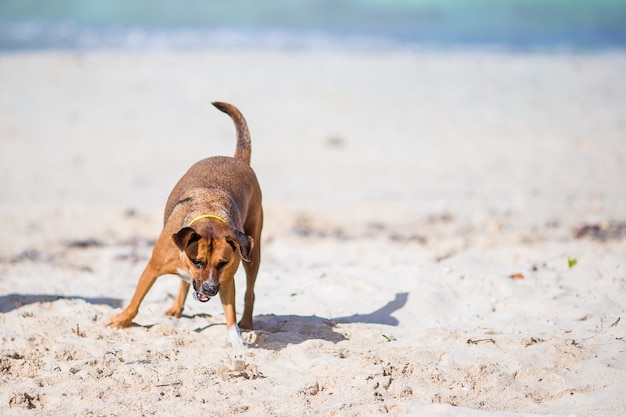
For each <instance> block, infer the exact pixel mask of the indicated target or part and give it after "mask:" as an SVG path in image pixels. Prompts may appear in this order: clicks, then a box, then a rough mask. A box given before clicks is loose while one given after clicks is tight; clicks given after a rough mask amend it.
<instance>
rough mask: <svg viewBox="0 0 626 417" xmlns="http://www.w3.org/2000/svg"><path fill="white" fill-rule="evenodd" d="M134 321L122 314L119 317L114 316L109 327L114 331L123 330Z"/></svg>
mask: <svg viewBox="0 0 626 417" xmlns="http://www.w3.org/2000/svg"><path fill="white" fill-rule="evenodd" d="M132 321H133V318H132V317H128V316H127V315H125V314H124V313H120V314H118V315H117V316H113V317H111V318H110V319H109V323H108V324H107V326H108V327H112V328H114V329H122V328H124V327H128V326H130V323H131V322H132Z"/></svg>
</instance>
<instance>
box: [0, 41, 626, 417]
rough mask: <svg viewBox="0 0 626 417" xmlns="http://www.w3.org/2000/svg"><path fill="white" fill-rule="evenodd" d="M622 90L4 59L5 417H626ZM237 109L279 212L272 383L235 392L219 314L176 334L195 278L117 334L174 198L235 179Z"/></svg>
mask: <svg viewBox="0 0 626 417" xmlns="http://www.w3.org/2000/svg"><path fill="white" fill-rule="evenodd" d="M624 74H626V55H624V54H617V53H614V54H608V53H607V54H592V55H567V54H563V55H558V54H553V55H547V54H546V55H541V54H505V53H461V52H449V53H436V52H417V53H390V54H365V53H352V54H343V55H342V54H339V53H333V52H309V53H287V52H285V53H279V52H252V51H241V52H232V53H228V52H181V53H174V52H161V53H148V52H145V53H112V52H111V53H104V52H100V53H97V52H92V53H87V54H70V53H38V54H36V53H33V54H5V55H0V223H1V224H2V231H1V232H0V337H1V338H2V346H1V349H0V414H1V415H2V416H7V417H9V416H151V415H156V416H183V415H185V416H196V415H198V416H199V415H211V416H232V415H249V416H261V415H262V416H371V415H394V416H418V415H419V416H472V417H474V416H481V417H483V416H485V417H486V416H513V415H514V416H535V415H541V416H546V415H548V416H574V415H575V416H580V417H582V416H608V417H619V416H624V415H625V414H626V388H625V385H624V381H626V340H625V337H626V77H624ZM215 100H220V101H228V102H231V103H233V104H235V105H237V106H238V107H239V108H240V109H241V111H242V112H243V113H244V115H245V117H246V119H247V120H248V124H249V127H250V131H251V133H252V146H253V155H252V165H253V168H254V169H255V171H256V173H257V176H258V177H259V181H260V183H261V187H262V189H263V193H264V208H265V217H266V222H265V228H264V235H263V241H262V247H263V258H262V264H261V272H260V275H259V278H258V280H257V286H256V295H257V296H256V304H255V326H256V328H255V330H254V331H251V332H246V333H245V334H244V337H245V339H246V340H247V341H248V342H249V344H250V347H249V348H248V349H246V350H245V351H244V352H243V353H242V354H243V356H244V359H245V360H246V362H247V363H248V364H251V365H255V366H256V367H257V369H258V372H259V376H258V377H257V378H255V379H252V378H246V377H245V376H243V375H242V376H238V375H236V374H233V375H231V376H230V377H229V378H227V380H225V381H224V380H222V379H220V378H219V376H218V368H219V367H220V366H222V365H225V364H226V363H227V362H228V360H229V358H230V357H232V356H233V355H235V354H237V352H235V351H234V350H233V349H232V348H231V347H230V344H229V342H228V337H227V334H226V331H225V325H224V317H223V313H222V308H221V305H220V303H219V301H218V300H212V301H210V302H209V303H207V304H201V303H198V302H196V301H194V300H193V299H192V297H188V300H187V305H186V308H185V314H184V316H183V317H182V318H180V319H173V318H169V317H166V316H165V315H164V312H165V310H166V309H167V308H168V307H169V306H170V304H171V303H172V301H173V297H174V296H175V294H176V292H177V290H178V278H176V277H162V278H160V279H159V281H157V283H156V284H155V286H154V287H153V289H152V290H151V292H150V293H149V294H148V296H147V297H146V299H145V301H144V303H143V304H142V306H141V309H140V313H139V315H138V316H137V317H136V319H135V323H136V324H137V325H136V326H133V327H131V328H128V329H123V330H114V329H110V328H108V327H106V323H107V321H108V318H109V317H110V316H112V315H114V314H115V313H116V312H118V311H120V308H122V307H123V306H125V305H126V304H127V303H128V301H129V299H130V297H131V295H132V292H133V290H134V288H135V285H136V283H137V279H138V277H139V274H140V273H141V271H142V269H143V267H144V266H145V263H146V261H147V259H148V257H149V255H150V252H151V244H152V243H153V242H154V240H155V239H156V237H157V236H158V234H159V232H160V227H161V226H162V211H163V208H164V204H165V200H166V198H167V196H168V194H169V191H170V190H171V188H172V186H173V185H174V183H175V182H176V181H177V180H178V178H179V177H180V176H181V175H182V174H183V173H184V172H185V171H186V170H187V168H188V167H189V166H190V165H191V164H192V163H193V162H195V161H197V160H199V159H202V158H204V157H207V156H212V155H217V154H223V155H231V154H232V153H233V151H234V145H235V132H234V128H233V125H232V122H231V121H230V119H229V118H228V117H227V116H226V115H224V114H222V113H220V112H219V111H217V110H215V109H214V108H213V107H212V106H211V105H210V102H211V101H215ZM568 260H569V263H568ZM241 273H243V270H242V271H241ZM242 278H244V277H243V274H242V275H238V277H237V280H238V289H239V294H238V296H239V297H238V300H237V301H238V311H239V312H241V307H242V305H243V301H242V294H243V287H244V283H243V279H242Z"/></svg>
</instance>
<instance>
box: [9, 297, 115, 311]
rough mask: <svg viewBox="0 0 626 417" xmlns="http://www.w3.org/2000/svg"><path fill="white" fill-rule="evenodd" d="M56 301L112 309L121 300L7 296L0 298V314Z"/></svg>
mask: <svg viewBox="0 0 626 417" xmlns="http://www.w3.org/2000/svg"><path fill="white" fill-rule="evenodd" d="M57 300H83V301H85V302H87V303H89V304H96V305H102V304H104V305H108V306H111V307H113V308H116V307H121V306H122V300H121V299H119V298H108V297H91V298H90V297H79V296H72V295H71V296H63V295H45V294H7V295H2V296H0V313H8V312H9V311H12V310H15V309H17V308H20V307H22V306H25V305H28V304H34V303H50V302H53V301H57Z"/></svg>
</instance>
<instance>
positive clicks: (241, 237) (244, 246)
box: [226, 230, 254, 262]
mask: <svg viewBox="0 0 626 417" xmlns="http://www.w3.org/2000/svg"><path fill="white" fill-rule="evenodd" d="M233 233H234V236H228V237H227V238H226V241H227V242H228V243H230V245H231V246H232V247H233V249H235V250H238V251H239V254H240V255H241V259H243V260H244V261H245V262H250V261H251V259H250V252H252V248H253V247H254V239H252V237H250V236H248V235H247V234H245V233H243V232H240V231H239V230H234V231H233Z"/></svg>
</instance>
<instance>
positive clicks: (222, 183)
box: [109, 102, 263, 346]
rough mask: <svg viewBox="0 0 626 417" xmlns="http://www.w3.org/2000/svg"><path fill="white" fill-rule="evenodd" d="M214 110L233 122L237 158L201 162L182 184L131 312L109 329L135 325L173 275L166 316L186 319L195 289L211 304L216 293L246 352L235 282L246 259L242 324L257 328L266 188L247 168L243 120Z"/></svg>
mask: <svg viewBox="0 0 626 417" xmlns="http://www.w3.org/2000/svg"><path fill="white" fill-rule="evenodd" d="M213 105H215V107H217V108H218V109H219V110H221V111H223V112H224V113H227V114H228V115H229V116H230V117H231V118H232V119H233V121H234V123H235V127H236V131H237V148H236V150H235V155H234V157H233V158H230V157H222V156H216V157H211V158H207V159H204V160H202V161H200V162H197V163H196V164H194V165H193V166H192V167H191V168H190V169H189V171H187V173H186V174H185V175H183V177H182V178H181V179H180V180H179V181H178V183H177V184H176V186H175V187H174V189H173V190H172V192H171V194H170V196H169V198H168V200H167V204H166V206H165V218H164V227H163V231H162V232H161V235H160V236H159V239H158V240H157V242H156V244H155V246H154V249H153V251H152V257H151V258H150V261H148V265H147V266H146V268H145V270H144V271H143V273H142V274H141V277H140V278H139V282H138V283H137V288H136V289H135V293H134V295H133V297H132V299H131V301H130V303H129V305H128V307H126V309H125V310H124V311H122V312H121V313H120V314H118V315H116V316H114V317H112V318H111V319H110V321H109V325H110V326H112V327H126V326H128V325H130V323H131V321H132V319H133V318H134V317H135V316H136V315H137V312H138V310H139V305H140V304H141V302H142V300H143V298H144V297H145V295H146V293H147V292H148V291H149V290H150V287H152V284H154V282H155V281H156V279H157V278H158V277H159V276H161V275H166V274H176V275H179V276H180V277H181V279H182V280H181V283H180V290H179V292H178V296H177V297H176V300H175V301H174V304H173V305H172V307H171V308H170V309H169V310H167V312H166V314H167V315H170V316H174V317H180V316H181V314H182V312H183V307H184V304H185V299H186V297H187V292H188V291H189V286H190V284H193V286H194V291H195V295H196V298H197V299H200V300H201V301H208V298H209V297H211V296H213V295H215V294H214V292H215V291H217V289H216V288H219V296H220V300H221V302H222V307H223V308H224V314H225V316H226V327H227V329H229V335H230V338H231V342H232V343H233V345H234V346H243V345H244V343H243V339H242V338H241V335H240V334H239V328H238V327H237V324H236V316H235V280H234V275H235V272H236V271H237V268H238V267H239V263H240V261H241V260H243V261H244V269H245V271H246V281H247V286H246V293H245V299H244V310H243V315H242V318H241V321H240V322H239V326H240V327H241V328H244V329H251V328H252V309H253V306H254V283H255V280H256V276H257V272H258V270H259V263H260V260H261V245H260V243H261V229H262V227H263V209H262V207H261V189H260V187H259V183H258V181H257V178H256V175H255V174H254V171H252V168H250V153H251V147H250V134H249V132H248V127H247V124H246V121H245V119H244V118H243V116H242V115H241V113H240V112H239V110H238V109H237V108H236V107H235V106H233V105H231V104H227V103H219V102H217V103H213Z"/></svg>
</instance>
